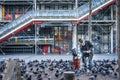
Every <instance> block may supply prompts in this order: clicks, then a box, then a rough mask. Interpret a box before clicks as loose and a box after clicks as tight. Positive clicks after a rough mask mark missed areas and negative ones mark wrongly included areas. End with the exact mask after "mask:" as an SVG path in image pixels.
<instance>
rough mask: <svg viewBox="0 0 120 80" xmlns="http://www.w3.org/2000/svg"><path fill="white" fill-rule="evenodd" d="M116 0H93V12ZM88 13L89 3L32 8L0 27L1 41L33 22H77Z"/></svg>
mask: <svg viewBox="0 0 120 80" xmlns="http://www.w3.org/2000/svg"><path fill="white" fill-rule="evenodd" d="M115 1H116V0H92V14H94V13H96V12H98V11H99V10H100V9H102V8H105V7H107V6H108V5H110V4H112V3H113V2H115ZM88 15H89V3H86V4H84V5H82V6H80V7H79V8H77V9H74V10H40V11H34V10H32V11H29V12H27V13H26V14H24V15H22V16H21V17H19V18H18V19H15V20H13V21H12V22H10V23H8V24H6V25H4V27H3V28H2V29H0V43H2V42H3V41H5V40H7V39H8V38H10V37H11V36H13V35H15V34H17V33H19V32H20V31H22V30H24V29H25V28H27V27H29V26H30V25H31V24H42V21H70V22H72V23H73V24H76V23H79V22H80V21H82V20H84V19H86V18H87V17H88Z"/></svg>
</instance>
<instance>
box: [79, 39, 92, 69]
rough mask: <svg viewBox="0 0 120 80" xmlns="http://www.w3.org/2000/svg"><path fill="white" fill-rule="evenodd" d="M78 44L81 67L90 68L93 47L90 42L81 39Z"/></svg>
mask: <svg viewBox="0 0 120 80" xmlns="http://www.w3.org/2000/svg"><path fill="white" fill-rule="evenodd" d="M79 42H80V50H81V53H82V63H83V67H88V66H89V67H91V66H92V59H93V53H92V48H93V45H92V44H91V42H90V41H84V40H82V39H79ZM87 59H88V60H87ZM87 61H88V62H87ZM87 63H88V65H87Z"/></svg>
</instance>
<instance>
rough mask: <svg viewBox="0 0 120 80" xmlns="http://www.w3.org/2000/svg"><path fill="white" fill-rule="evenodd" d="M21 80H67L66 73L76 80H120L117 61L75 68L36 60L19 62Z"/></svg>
mask: <svg viewBox="0 0 120 80" xmlns="http://www.w3.org/2000/svg"><path fill="white" fill-rule="evenodd" d="M19 63H20V68H21V80H65V79H64V72H66V71H73V72H74V73H75V80H118V77H119V75H118V72H117V71H118V61H117V60H115V59H114V60H111V61H110V60H93V65H92V66H88V67H82V66H80V68H73V61H69V60H66V61H64V60H63V59H60V60H59V61H57V60H51V59H47V60H40V61H39V60H34V61H29V62H25V60H19ZM5 65H6V63H5V61H4V60H3V61H0V80H2V78H3V75H4V69H5Z"/></svg>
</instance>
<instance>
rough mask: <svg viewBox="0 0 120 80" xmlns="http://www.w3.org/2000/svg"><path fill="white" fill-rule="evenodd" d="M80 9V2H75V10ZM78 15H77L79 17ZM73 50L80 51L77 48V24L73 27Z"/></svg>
mask: <svg viewBox="0 0 120 80" xmlns="http://www.w3.org/2000/svg"><path fill="white" fill-rule="evenodd" d="M76 8H78V0H75V9H76ZM77 14H78V13H76V15H77ZM72 42H73V43H72V44H73V46H72V48H76V50H78V49H77V48H78V47H77V24H74V25H73V37H72Z"/></svg>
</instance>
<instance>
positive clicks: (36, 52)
mask: <svg viewBox="0 0 120 80" xmlns="http://www.w3.org/2000/svg"><path fill="white" fill-rule="evenodd" d="M34 9H35V10H34V11H35V12H36V9H37V8H36V0H34ZM36 54H37V26H36V24H35V55H36Z"/></svg>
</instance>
